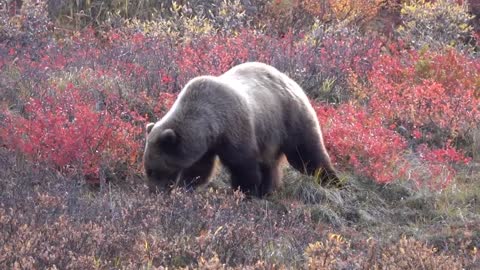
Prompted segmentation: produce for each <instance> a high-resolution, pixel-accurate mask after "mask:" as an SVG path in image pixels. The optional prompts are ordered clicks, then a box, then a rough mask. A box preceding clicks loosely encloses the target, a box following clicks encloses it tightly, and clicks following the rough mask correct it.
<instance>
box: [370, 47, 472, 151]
mask: <svg viewBox="0 0 480 270" xmlns="http://www.w3.org/2000/svg"><path fill="white" fill-rule="evenodd" d="M479 78H480V61H479V60H478V59H469V58H468V57H467V56H464V55H461V54H459V53H458V52H456V51H454V50H450V51H448V52H447V53H443V54H442V53H434V52H425V53H422V52H420V53H418V52H416V51H410V52H406V53H402V54H398V55H393V56H388V55H385V56H383V57H381V58H380V59H379V61H377V62H376V63H375V65H374V68H373V69H372V72H371V74H370V76H369V79H370V82H371V83H372V87H371V88H369V89H368V90H367V91H368V92H367V96H368V97H369V99H370V103H369V104H370V108H371V111H372V112H373V113H374V114H376V115H378V116H381V117H382V118H383V120H384V123H386V124H394V125H396V126H402V127H403V128H405V129H406V130H407V131H408V133H409V134H410V135H411V136H412V137H413V138H414V139H415V140H416V141H417V142H427V143H429V144H431V145H434V146H436V147H445V146H446V145H447V142H448V141H449V140H451V139H455V138H456V137H457V136H462V135H465V134H466V133H467V132H468V131H470V130H471V129H472V128H475V127H478V124H479V123H480V106H479V104H480V102H479V100H478V99H476V98H475V97H474V91H475V89H476V88H478V87H479V85H480V80H479Z"/></svg>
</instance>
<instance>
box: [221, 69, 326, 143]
mask: <svg viewBox="0 0 480 270" xmlns="http://www.w3.org/2000/svg"><path fill="white" fill-rule="evenodd" d="M218 79H219V80H220V81H222V82H223V83H224V84H227V85H229V86H230V87H231V88H232V90H233V91H234V92H235V94H239V95H241V96H242V97H243V98H244V99H245V100H246V103H247V104H248V106H249V107H250V111H251V117H252V121H253V122H254V125H255V129H256V134H257V135H261V137H260V138H258V137H257V139H258V140H259V143H260V144H262V141H263V142H272V141H277V140H278V143H281V142H282V141H283V140H284V139H285V134H284V132H285V131H286V130H296V129H299V128H300V127H304V126H310V127H314V128H317V129H318V130H319V126H318V122H317V121H316V115H315V111H314V110H313V108H312V106H311V105H310V103H309V100H308V98H307V96H306V94H305V93H304V92H303V90H302V88H301V87H300V86H299V85H298V84H297V83H296V82H294V81H293V80H292V79H290V78H289V77H288V76H286V75H285V74H283V73H282V72H280V71H279V70H277V69H276V68H274V67H272V66H269V65H267V64H263V63H258V62H248V63H244V64H240V65H238V66H235V67H233V68H232V69H230V70H229V71H227V72H226V73H224V74H223V75H221V76H219V77H218Z"/></svg>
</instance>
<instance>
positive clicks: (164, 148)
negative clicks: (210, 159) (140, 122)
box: [143, 123, 203, 192]
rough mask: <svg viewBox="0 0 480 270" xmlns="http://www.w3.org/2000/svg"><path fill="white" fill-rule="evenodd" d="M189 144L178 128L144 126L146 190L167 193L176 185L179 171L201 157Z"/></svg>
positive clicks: (199, 150) (199, 152)
mask: <svg viewBox="0 0 480 270" xmlns="http://www.w3.org/2000/svg"><path fill="white" fill-rule="evenodd" d="M189 141H191V140H189V139H188V136H187V134H182V132H181V130H180V129H175V128H172V127H164V126H162V125H159V126H155V124H154V123H149V124H148V125H147V127H146V145H145V152H144V155H143V164H144V169H145V174H146V177H147V184H148V187H149V189H150V191H152V192H156V191H169V190H171V188H172V187H173V186H176V185H177V184H178V183H179V182H180V180H181V179H180V178H181V174H182V171H183V170H184V169H186V168H188V167H190V166H191V165H192V164H193V163H195V161H197V160H198V159H199V157H201V155H202V152H203V149H200V148H199V147H198V144H195V143H194V144H193V145H192V144H191V143H189Z"/></svg>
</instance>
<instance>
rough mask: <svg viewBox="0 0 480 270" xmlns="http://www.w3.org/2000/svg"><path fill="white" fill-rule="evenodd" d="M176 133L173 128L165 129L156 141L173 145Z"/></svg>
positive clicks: (164, 144)
mask: <svg viewBox="0 0 480 270" xmlns="http://www.w3.org/2000/svg"><path fill="white" fill-rule="evenodd" d="M177 139H178V138H177V134H175V131H173V129H165V130H164V131H162V133H161V134H160V136H159V138H158V143H159V144H160V145H163V146H174V145H175V144H176V143H177Z"/></svg>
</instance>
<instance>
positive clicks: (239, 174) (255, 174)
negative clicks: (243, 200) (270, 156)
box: [227, 160, 264, 197]
mask: <svg viewBox="0 0 480 270" xmlns="http://www.w3.org/2000/svg"><path fill="white" fill-rule="evenodd" d="M227 167H228V169H229V171H230V174H231V178H232V180H231V181H232V188H233V189H240V190H241V191H242V192H243V193H245V194H246V195H251V196H257V197H262V196H263V195H264V194H263V192H262V187H261V185H262V177H261V173H260V166H259V164H258V163H257V162H255V161H251V160H245V161H244V162H243V163H239V164H233V165H230V166H228V165H227Z"/></svg>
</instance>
